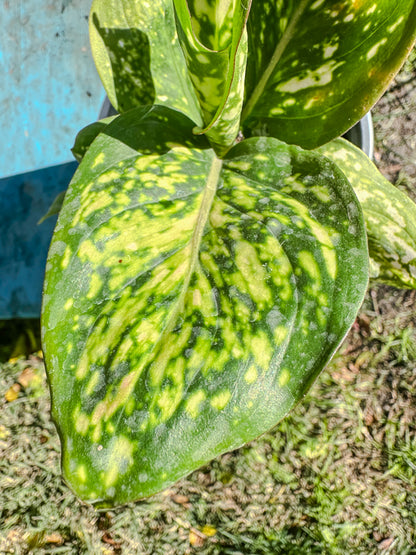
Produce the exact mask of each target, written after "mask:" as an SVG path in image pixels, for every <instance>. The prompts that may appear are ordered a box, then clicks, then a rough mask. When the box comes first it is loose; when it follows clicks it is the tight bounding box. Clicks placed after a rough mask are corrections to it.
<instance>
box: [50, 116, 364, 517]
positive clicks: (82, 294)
mask: <svg viewBox="0 0 416 555" xmlns="http://www.w3.org/2000/svg"><path fill="white" fill-rule="evenodd" d="M192 125H193V124H192V122H191V121H190V120H187V119H186V118H185V117H183V116H181V115H180V114H178V113H173V112H169V111H168V110H164V109H162V108H160V107H159V108H154V109H152V110H151V111H149V112H146V111H145V110H133V111H132V112H129V113H126V114H124V115H122V116H120V117H118V118H117V119H115V120H114V122H112V123H110V124H109V125H108V126H107V128H106V129H105V130H104V131H103V132H102V133H100V134H99V135H98V136H97V138H96V139H95V141H94V142H93V143H92V145H91V147H90V148H89V150H88V151H87V153H86V155H85V156H84V158H83V160H82V162H81V164H80V167H79V170H78V172H77V174H76V175H75V177H74V180H73V181H72V183H71V185H70V188H69V191H68V193H67V195H66V198H65V203H64V206H63V208H62V211H61V213H60V216H59V220H58V225H57V228H56V231H55V235H54V238H53V241H52V244H51V248H50V252H49V257H48V267H47V274H46V281H45V290H44V303H43V313H42V334H43V345H44V349H45V361H46V366H47V370H48V374H49V379H50V384H51V390H52V403H53V414H54V418H55V420H56V422H57V424H58V428H59V431H60V434H61V438H62V445H63V469H64V472H65V476H66V478H67V480H68V481H69V483H70V484H71V485H72V487H73V488H74V489H75V491H76V492H77V493H78V494H79V495H80V496H81V497H82V498H84V499H85V500H88V501H90V502H93V503H97V505H98V506H102V507H103V506H108V505H112V504H113V505H114V504H119V503H123V502H126V501H130V500H134V499H137V498H140V497H145V496H148V495H151V494H152V493H155V492H157V491H159V490H161V489H162V488H164V487H167V486H168V485H169V484H171V483H172V482H174V481H175V480H177V479H178V478H179V477H181V476H184V475H185V474H187V473H189V472H190V471H192V470H194V469H195V468H197V467H199V466H200V465H202V464H205V463H206V462H207V461H209V460H210V459H211V458H213V457H215V456H217V455H218V454H220V453H223V452H225V451H227V450H230V449H234V448H236V447H238V446H240V445H242V444H243V443H244V442H247V441H249V440H251V439H253V438H255V437H257V436H258V435H259V434H261V433H263V432H265V431H266V430H268V429H269V428H271V427H272V426H273V425H275V424H276V423H277V422H278V420H280V419H281V418H282V417H283V416H284V415H285V414H286V413H287V411H288V410H289V409H290V408H291V407H293V405H294V404H295V403H296V402H297V401H298V400H299V399H300V398H301V397H302V396H303V395H304V393H305V392H306V390H307V388H308V387H309V386H310V384H311V382H312V381H313V379H314V378H315V377H316V376H317V374H318V373H319V372H320V371H321V370H322V368H323V367H324V366H325V364H326V363H327V361H328V360H329V358H330V357H331V355H332V354H333V352H334V350H335V349H336V347H337V346H338V344H339V342H340V341H341V339H342V338H343V337H344V335H345V333H346V332H347V330H348V329H349V327H350V325H351V324H352V322H353V320H354V318H355V315H356V312H357V310H358V308H359V306H360V303H361V301H362V298H363V295H364V291H365V288H366V285H367V274H368V268H367V261H368V254H367V247H366V237H365V231H364V222H363V219H362V213H361V209H360V206H359V203H358V201H357V198H356V196H355V195H354V193H353V191H352V189H351V186H350V185H349V183H348V181H347V180H346V178H345V177H344V175H343V174H342V172H340V171H339V170H338V169H337V167H336V166H335V165H334V164H332V163H331V162H330V161H328V160H327V159H326V158H324V157H322V156H321V155H318V154H316V153H313V152H304V151H302V150H301V149H299V148H297V147H288V146H287V145H285V144H283V143H281V142H280V141H278V140H276V139H273V138H259V139H257V138H253V139H249V140H247V141H244V142H242V143H240V144H238V145H236V146H235V147H233V148H232V149H231V151H230V152H229V154H228V155H227V157H226V158H225V159H224V160H223V161H222V160H220V159H218V158H217V157H216V156H215V154H214V152H213V150H212V149H210V148H207V145H206V142H205V141H204V139H203V138H194V139H193V142H189V141H187V139H186V137H187V136H188V134H189V132H190V129H191V128H192ZM161 137H164V140H163V142H162V140H161ZM198 141H199V142H198Z"/></svg>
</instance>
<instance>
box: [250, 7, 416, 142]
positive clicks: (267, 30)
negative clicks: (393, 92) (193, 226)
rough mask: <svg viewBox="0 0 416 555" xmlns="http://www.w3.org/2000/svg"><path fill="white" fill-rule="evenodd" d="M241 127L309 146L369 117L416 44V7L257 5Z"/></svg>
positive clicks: (252, 10) (252, 18)
mask: <svg viewBox="0 0 416 555" xmlns="http://www.w3.org/2000/svg"><path fill="white" fill-rule="evenodd" d="M248 36H249V59H248V66H247V77H246V99H245V106H244V109H243V125H244V129H245V133H246V135H249V134H250V133H253V134H255V135H256V134H257V135H258V134H263V135H264V134H266V135H267V134H268V135H272V136H275V137H277V138H279V139H281V140H284V141H286V142H288V143H292V144H299V145H301V146H303V147H304V148H315V147H317V146H319V145H321V144H324V143H326V142H328V141H330V140H332V139H334V138H336V137H338V136H339V135H342V134H343V133H344V132H345V131H346V130H347V129H349V128H350V127H351V126H352V125H353V124H354V123H355V122H357V121H358V120H359V119H361V117H362V116H363V115H364V114H365V113H366V112H368V110H369V109H370V108H371V107H372V105H373V104H374V103H375V102H376V101H377V100H378V98H379V97H380V96H381V94H382V93H383V92H384V90H385V89H386V88H387V85H388V84H389V82H390V81H391V79H392V78H393V76H394V74H395V73H396V72H397V71H398V70H399V68H400V66H401V64H402V62H403V61H404V59H405V57H406V56H407V54H408V53H409V51H410V49H411V48H412V47H413V45H414V41H415V38H416V3H415V1H414V0H404V1H403V2H395V1H393V0H382V1H381V2H378V3H377V4H376V3H374V2H370V1H363V2H353V1H352V0H351V1H348V2H343V3H340V2H336V1H331V2H321V1H313V0H303V1H302V2H298V3H296V2H286V3H277V2H273V1H272V2H258V3H254V4H253V6H252V9H251V13H250V17H249V21H248Z"/></svg>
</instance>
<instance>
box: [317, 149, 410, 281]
mask: <svg viewBox="0 0 416 555" xmlns="http://www.w3.org/2000/svg"><path fill="white" fill-rule="evenodd" d="M318 150H319V152H321V154H324V155H325V156H327V157H328V158H329V159H330V160H332V161H333V162H335V163H336V164H337V166H338V167H339V168H340V169H341V170H342V171H343V173H344V174H345V175H346V177H347V178H348V180H349V181H350V183H351V185H352V186H353V188H354V191H355V192H356V194H357V197H358V199H359V201H360V203H361V207H362V209H363V214H364V220H365V225H366V228H367V236H368V247H369V251H370V256H371V259H372V264H371V269H372V274H371V277H374V278H376V279H377V281H381V282H384V283H388V284H389V285H393V286H395V287H405V288H410V289H416V204H415V203H414V202H413V201H412V200H411V199H410V198H409V197H408V196H407V195H405V194H404V193H402V191H400V190H399V189H397V187H394V185H392V184H391V183H390V182H389V181H387V179H386V178H385V177H384V176H383V175H382V174H381V173H380V172H379V171H378V169H377V168H376V166H375V165H374V164H373V163H372V162H371V160H369V159H368V158H367V156H366V155H365V154H364V153H363V152H362V151H361V150H360V149H359V148H357V147H356V146H354V145H352V144H351V143H349V142H348V141H346V140H345V139H337V140H335V141H332V142H330V143H328V144H326V145H324V146H322V147H320V148H319V149H318Z"/></svg>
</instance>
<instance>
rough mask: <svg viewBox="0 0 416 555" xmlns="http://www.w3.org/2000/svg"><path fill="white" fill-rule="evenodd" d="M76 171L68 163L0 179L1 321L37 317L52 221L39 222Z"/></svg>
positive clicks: (52, 226) (72, 164) (74, 164)
mask: <svg viewBox="0 0 416 555" xmlns="http://www.w3.org/2000/svg"><path fill="white" fill-rule="evenodd" d="M76 167H77V163H76V162H69V163H68V164H62V165H60V166H54V167H51V168H47V169H42V170H38V171H35V172H29V173H26V174H22V175H16V176H14V177H9V178H6V179H1V180H0V207H2V208H1V211H2V214H1V218H0V319H9V318H38V317H39V315H40V306H41V294H42V282H43V276H44V273H45V263H46V255H47V252H48V247H49V243H50V240H51V237H52V232H53V228H54V225H55V222H56V217H52V218H48V219H47V220H45V221H44V222H43V223H42V224H38V221H39V220H40V219H41V218H42V216H44V215H45V214H46V212H47V211H48V208H49V206H50V205H51V203H52V202H53V200H54V198H55V197H56V196H57V195H58V193H60V192H61V191H62V190H65V189H66V187H67V186H68V183H69V181H70V180H71V177H72V175H73V174H74V171H75V169H76ZM4 207H7V210H5V209H4Z"/></svg>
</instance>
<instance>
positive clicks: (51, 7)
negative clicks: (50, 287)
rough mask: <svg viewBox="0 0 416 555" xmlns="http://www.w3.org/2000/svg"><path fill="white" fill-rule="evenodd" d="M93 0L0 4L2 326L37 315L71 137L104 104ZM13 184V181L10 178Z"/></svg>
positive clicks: (70, 167) (69, 169)
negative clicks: (92, 27) (94, 51)
mask: <svg viewBox="0 0 416 555" xmlns="http://www.w3.org/2000/svg"><path fill="white" fill-rule="evenodd" d="M90 4H91V0H1V6H0V29H1V33H0V71H1V76H2V83H1V87H0V131H1V134H0V137H1V138H0V141H1V144H0V318H3V319H4V318H13V317H26V318H34V317H38V316H39V314H40V302H41V290H42V281H43V274H44V267H45V261H46V255H47V249H48V246H49V243H50V239H51V236H52V231H53V225H54V219H53V218H52V219H49V220H47V221H46V222H45V223H43V224H42V225H40V226H38V225H37V222H38V220H39V219H40V218H41V217H42V216H43V215H44V214H45V213H46V211H47V210H48V208H49V206H50V204H51V203H52V201H53V200H54V198H55V196H56V195H57V194H58V193H59V192H60V191H62V190H65V189H66V187H67V186H68V183H69V181H70V178H71V176H72V174H73V172H74V170H75V168H76V164H75V163H74V162H71V163H68V162H70V161H71V160H73V158H72V154H71V152H70V148H71V146H72V145H73V142H74V139H75V136H76V133H77V132H78V131H79V130H80V129H81V128H82V127H84V126H85V125H88V124H89V123H91V122H92V121H95V120H96V119H97V117H98V115H99V113H100V108H101V106H102V104H103V101H104V97H105V94H104V90H103V88H102V86H101V83H100V80H99V78H98V74H97V72H96V69H95V66H94V63H93V60H92V57H91V52H90V47H89V38H88V13H89V9H90ZM10 176H13V177H10Z"/></svg>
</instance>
